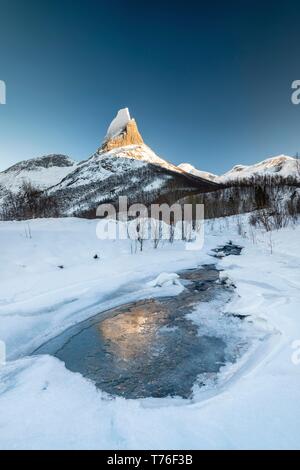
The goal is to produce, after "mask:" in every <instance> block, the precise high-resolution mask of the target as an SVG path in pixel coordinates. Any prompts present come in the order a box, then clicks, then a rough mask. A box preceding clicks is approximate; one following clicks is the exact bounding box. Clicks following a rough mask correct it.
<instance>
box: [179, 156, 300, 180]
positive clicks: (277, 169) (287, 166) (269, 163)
mask: <svg viewBox="0 0 300 470" xmlns="http://www.w3.org/2000/svg"><path fill="white" fill-rule="evenodd" d="M178 167H179V168H181V169H182V170H184V171H186V172H188V173H191V174H194V175H196V176H199V177H202V178H206V179H209V180H212V181H214V182H216V183H229V182H230V181H236V180H247V179H250V178H252V177H254V176H264V175H269V176H281V177H283V178H289V177H293V178H297V179H299V180H300V161H298V160H296V159H295V158H293V157H288V156H286V155H278V156H277V157H271V158H267V159H266V160H263V161H262V162H259V163H255V164H254V165H235V166H234V167H233V168H232V169H231V170H229V171H228V172H227V173H225V174H224V175H221V176H217V175H214V174H212V173H207V172H205V171H201V170H197V169H196V168H195V167H193V166H192V165H190V164H189V163H181V164H180V165H178Z"/></svg>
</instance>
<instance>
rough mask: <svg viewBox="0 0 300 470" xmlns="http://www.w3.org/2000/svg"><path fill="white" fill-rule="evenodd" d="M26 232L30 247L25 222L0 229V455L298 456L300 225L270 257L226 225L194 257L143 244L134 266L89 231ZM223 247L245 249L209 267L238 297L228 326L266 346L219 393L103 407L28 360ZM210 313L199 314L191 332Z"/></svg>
mask: <svg viewBox="0 0 300 470" xmlns="http://www.w3.org/2000/svg"><path fill="white" fill-rule="evenodd" d="M246 218H247V216H245V217H243V218H242V219H241V221H242V223H243V225H244V229H245V230H246V231H247V227H248V229H249V226H248V225H247V222H246ZM29 223H30V226H31V232H32V238H28V237H26V236H25V230H24V228H25V227H26V226H27V223H25V222H2V223H0V243H1V246H3V247H5V250H1V251H0V263H1V265H2V266H6V270H5V272H4V271H3V272H2V273H0V274H1V282H0V338H3V339H4V340H5V341H7V345H8V351H7V352H8V356H9V357H8V359H9V361H8V362H7V364H6V365H5V366H3V367H1V368H0V409H1V413H0V448H1V449H13V448H15V449H19V448H23V449H46V448H52V449H53V448H56V449H57V448H68V449H75V448H82V449H97V448H98V449H99V448H100V449H101V448H102V449H103V448H104V449H151V448H152V449H170V448H172V449H199V448H200V449H201V448H204V449H254V448H256V449H299V448H300V440H299V422H300V408H299V405H298V404H299V401H300V374H299V370H300V369H299V368H300V364H299V362H300V361H299V358H300V354H299V353H298V355H297V354H296V352H297V349H296V348H297V346H295V345H296V343H295V342H296V341H297V342H298V343H297V344H298V349H299V347H300V346H299V338H300V319H299V308H298V306H299V302H300V297H299V278H300V277H299V276H300V258H299V253H298V251H299V250H298V245H299V234H300V226H299V225H297V226H294V227H288V228H285V229H282V230H280V231H276V232H274V233H273V234H272V245H273V250H272V254H271V252H270V237H269V234H264V233H263V232H261V231H257V232H255V237H253V235H250V233H248V234H247V237H246V238H242V237H240V236H239V235H238V230H237V222H236V220H235V218H230V219H226V220H225V219H224V220H221V219H218V220H215V221H212V222H211V223H208V224H207V227H206V237H205V245H204V249H203V250H202V251H200V252H195V251H192V252H191V251H186V250H184V246H183V245H181V242H178V243H177V242H175V243H174V245H170V244H165V245H163V246H159V248H158V249H157V250H153V248H152V246H151V242H149V243H148V244H147V243H146V245H145V249H144V251H143V252H142V253H139V254H137V255H132V254H131V252H130V244H128V243H127V241H124V240H123V241H99V240H97V238H96V237H95V229H96V223H97V221H93V220H79V219H71V218H70V219H56V220H34V221H30V222H29ZM229 239H231V240H233V242H236V243H240V244H241V245H242V246H244V247H245V248H244V250H243V251H242V254H241V256H229V257H227V258H224V259H223V260H218V261H217V260H216V262H217V263H218V267H219V268H222V269H224V270H225V271H224V275H227V276H229V277H230V279H232V280H233V282H234V284H235V285H236V287H237V289H236V296H234V298H233V300H232V301H231V302H230V303H228V304H226V311H224V315H225V316H226V315H227V314H230V313H232V312H233V313H239V314H242V315H245V316H246V319H245V320H244V321H245V322H250V325H251V323H252V322H253V323H254V324H256V325H260V326H261V328H264V329H265V330H266V331H268V332H269V333H270V334H271V338H270V340H269V341H266V342H261V343H260V344H258V345H257V348H256V349H254V350H253V351H251V354H250V355H248V356H246V357H245V358H244V360H243V361H241V363H239V364H237V367H235V366H233V367H232V368H231V367H229V368H226V367H225V368H224V370H223V372H222V375H223V379H224V380H225V383H224V385H223V386H222V387H221V388H218V387H216V388H211V389H208V390H201V389H197V388H196V389H195V396H194V400H191V401H189V400H183V399H176V398H170V399H158V400H152V399H146V400H126V399H122V398H116V399H108V397H107V396H106V395H105V394H104V393H101V392H99V391H98V390H97V389H96V387H95V386H94V384H93V383H92V382H90V381H88V380H86V379H84V378H83V377H82V376H81V375H80V374H78V373H72V372H70V371H69V370H67V369H66V368H65V366H64V364H63V363H62V362H61V361H59V360H58V359H55V358H52V357H50V356H39V357H29V356H25V355H26V353H28V352H29V351H30V348H31V346H35V345H37V344H39V343H40V342H42V341H43V340H44V339H46V338H47V336H48V337H50V336H53V335H55V334H56V333H57V332H59V331H62V330H63V329H65V328H67V327H68V326H69V325H71V324H74V323H76V322H78V321H80V320H82V319H84V318H87V317H88V316H90V315H93V314H94V313H99V311H101V310H102V309H104V308H109V307H111V306H113V305H116V304H118V303H125V302H127V301H129V300H130V295H132V296H133V297H132V298H133V299H136V298H137V296H136V293H137V291H139V295H142V296H147V293H148V294H149V291H147V289H149V288H148V286H147V282H148V281H149V280H152V279H154V278H155V277H156V276H157V275H158V274H159V273H161V272H162V271H166V272H169V273H170V272H174V271H177V270H179V269H182V268H189V267H194V266H197V265H199V264H200V263H211V262H212V258H211V257H209V256H208V252H209V251H210V250H211V248H213V247H215V246H216V245H218V244H221V243H223V242H226V241H228V240H229ZM287 240H288V243H287ZM253 241H254V243H253ZM94 253H98V254H99V256H100V260H97V261H95V260H94V259H93V255H94ZM58 264H64V266H65V269H63V270H60V269H58V268H57V266H58ZM170 288H171V287H170ZM143 289H144V290H143ZM209 308H210V306H209V305H208V304H207V303H205V302H204V303H203V305H202V306H200V307H199V308H197V309H196V310H195V312H194V314H193V321H194V322H196V323H197V321H198V320H200V321H201V315H203V310H204V311H205V310H207V311H208V312H209ZM297 357H298V362H297V361H295V360H294V359H297ZM226 380H227V381H226ZM41 430H42V432H41Z"/></svg>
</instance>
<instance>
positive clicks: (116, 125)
mask: <svg viewBox="0 0 300 470" xmlns="http://www.w3.org/2000/svg"><path fill="white" fill-rule="evenodd" d="M130 120H131V117H130V114H129V110H128V108H123V109H120V110H119V111H118V113H117V115H116V117H115V118H114V119H113V120H112V122H111V123H110V125H109V127H108V129H107V133H106V137H105V140H109V139H113V138H114V137H116V136H117V135H119V134H120V133H121V132H122V131H123V130H124V129H125V127H126V125H127V124H128V122H129V121H130Z"/></svg>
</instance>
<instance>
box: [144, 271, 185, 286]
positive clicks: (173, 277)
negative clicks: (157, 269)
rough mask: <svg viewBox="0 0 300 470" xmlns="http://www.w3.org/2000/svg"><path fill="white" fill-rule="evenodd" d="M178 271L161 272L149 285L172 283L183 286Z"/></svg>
mask: <svg viewBox="0 0 300 470" xmlns="http://www.w3.org/2000/svg"><path fill="white" fill-rule="evenodd" d="M178 278H179V276H178V274H177V273H161V274H159V275H158V276H157V277H156V278H155V279H154V280H153V281H150V282H149V283H148V285H149V287H163V286H164V287H167V286H171V285H176V286H181V283H180V281H179V280H178Z"/></svg>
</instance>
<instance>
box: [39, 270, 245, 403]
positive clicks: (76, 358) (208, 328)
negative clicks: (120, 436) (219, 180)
mask: <svg viewBox="0 0 300 470" xmlns="http://www.w3.org/2000/svg"><path fill="white" fill-rule="evenodd" d="M179 275H180V282H181V283H182V284H183V285H184V287H185V289H184V290H183V291H182V293H181V294H179V295H177V296H175V297H162V298H158V299H147V300H140V301H137V302H133V303H130V304H127V305H123V306H121V307H117V308H114V309H112V310H109V311H107V312H104V313H101V314H99V315H96V316H94V317H92V318H91V319H88V320H86V321H84V322H82V323H80V324H77V325H75V326H74V327H72V328H69V329H68V330H66V331H65V332H64V333H62V334H61V335H60V336H58V337H56V338H54V339H52V340H50V341H49V342H48V343H46V344H45V345H43V346H42V347H40V348H39V349H38V350H37V351H35V354H51V355H54V356H56V357H57V358H59V359H60V360H62V361H63V362H65V364H66V367H67V368H68V369H70V370H71V371H73V372H80V373H81V374H82V375H83V376H85V377H87V378H89V379H91V380H92V381H93V382H94V383H95V384H96V385H97V387H99V388H100V389H101V390H104V391H105V392H107V393H109V394H112V395H120V396H123V397H126V398H145V397H157V398H161V397H166V396H180V397H183V398H190V397H191V396H192V391H193V386H194V385H195V383H197V384H198V385H200V386H201V385H204V384H205V383H206V381H207V380H209V381H213V380H215V379H216V377H217V373H218V372H219V371H220V368H221V367H222V366H223V365H224V364H225V363H227V362H234V361H235V360H236V359H237V358H238V357H239V356H240V355H241V353H242V352H243V350H244V349H245V348H246V347H247V339H245V336H244V335H239V330H240V329H242V328H243V320H241V319H240V318H239V317H238V316H225V315H223V314H221V313H220V312H214V313H213V314H212V312H211V308H209V307H210V305H211V302H215V301H217V302H219V303H221V304H224V303H225V302H226V301H227V300H229V298H230V297H231V295H232V292H231V289H230V288H228V286H226V284H225V283H223V282H220V279H219V271H218V270H217V269H216V268H215V266H214V265H203V266H201V267H199V268H195V269H190V270H185V271H182V272H180V273H179ZM199 305H201V306H202V307H204V310H203V311H202V313H201V314H199V318H197V321H194V316H195V311H197V306H199ZM206 308H207V312H206Z"/></svg>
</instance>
